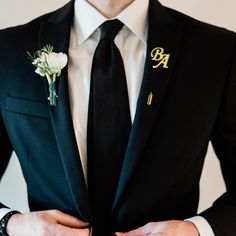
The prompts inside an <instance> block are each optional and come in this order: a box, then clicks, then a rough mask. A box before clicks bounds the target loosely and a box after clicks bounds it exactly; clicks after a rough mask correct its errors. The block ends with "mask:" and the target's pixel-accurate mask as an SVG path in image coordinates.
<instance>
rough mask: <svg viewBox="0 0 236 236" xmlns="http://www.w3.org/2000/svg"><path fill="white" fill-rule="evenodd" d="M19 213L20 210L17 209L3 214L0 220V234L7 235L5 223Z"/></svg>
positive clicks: (0, 235)
mask: <svg viewBox="0 0 236 236" xmlns="http://www.w3.org/2000/svg"><path fill="white" fill-rule="evenodd" d="M19 213H20V212H18V211H10V212H8V213H7V214H6V215H5V216H3V218H2V219H1V220H0V236H9V235H8V234H7V223H8V221H9V220H10V218H11V217H12V216H13V215H15V214H19Z"/></svg>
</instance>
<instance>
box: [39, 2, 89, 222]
mask: <svg viewBox="0 0 236 236" xmlns="http://www.w3.org/2000/svg"><path fill="white" fill-rule="evenodd" d="M73 12H74V5H73V1H72V2H69V3H68V4H67V5H66V6H64V7H63V8H61V9H59V10H57V11H56V12H55V13H53V14H52V16H51V17H50V18H49V20H48V21H45V22H43V23H42V25H41V29H40V35H39V38H40V39H39V42H40V43H39V44H40V45H39V48H42V47H43V46H45V45H46V44H51V45H52V46H53V47H54V51H55V52H63V53H66V54H67V55H68V48H69V41H70V40H69V39H70V29H71V24H72V21H73ZM67 73H68V68H67V67H66V68H64V69H63V71H62V74H61V76H60V77H59V78H58V80H57V88H58V91H57V94H58V104H57V106H56V107H51V106H50V107H49V109H50V115H51V120H52V126H53V129H54V133H55V137H56V141H57V144H58V149H59V152H60V156H61V160H62V164H63V167H64V171H65V174H66V177H67V181H68V184H69V187H70V191H71V195H72V198H73V200H74V203H75V207H76V209H77V211H78V212H79V213H80V216H81V217H82V219H83V220H84V221H87V222H91V213H90V206H89V198H88V192H87V188H86V183H85V179H84V174H83V169H82V165H81V162H80V156H79V151H78V147H77V143H76V138H75V134H74V128H73V123H72V117H71V110H70V102H69V92H68V78H67ZM45 89H46V92H47V94H48V83H47V81H46V79H45Z"/></svg>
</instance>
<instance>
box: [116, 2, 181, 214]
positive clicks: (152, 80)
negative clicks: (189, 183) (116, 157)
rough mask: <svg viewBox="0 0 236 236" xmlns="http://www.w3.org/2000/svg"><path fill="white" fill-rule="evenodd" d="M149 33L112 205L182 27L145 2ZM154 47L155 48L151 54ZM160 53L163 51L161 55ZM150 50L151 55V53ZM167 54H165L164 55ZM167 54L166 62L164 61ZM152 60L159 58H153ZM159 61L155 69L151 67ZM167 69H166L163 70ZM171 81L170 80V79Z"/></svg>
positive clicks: (161, 90) (154, 110)
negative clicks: (143, 66)
mask: <svg viewBox="0 0 236 236" xmlns="http://www.w3.org/2000/svg"><path fill="white" fill-rule="evenodd" d="M148 31H149V33H148V40H147V54H146V62H145V69H144V75H143V82H142V86H141V90H140V94H139V99H138V103H137V109H136V114H135V119H134V123H133V127H132V130H131V134H130V139H129V142H128V147H127V151H126V155H125V159H124V163H123V167H122V171H121V176H120V180H119V184H118V188H117V192H116V196H115V200H114V204H113V210H114V208H115V206H116V205H117V203H118V200H119V199H120V197H121V195H122V193H123V192H124V189H125V187H126V186H127V183H128V182H129V180H130V177H131V176H132V174H133V172H134V170H135V167H136V165H137V163H138V160H139V158H140V157H141V155H142V153H143V151H144V148H145V146H146V143H147V141H148V138H149V134H150V132H151V130H152V127H153V124H154V121H155V118H156V116H157V114H158V111H159V110H160V106H161V103H162V100H163V98H164V95H165V92H166V89H167V85H168V83H169V80H170V77H171V73H172V71H173V68H174V64H175V61H176V58H177V54H178V48H179V46H180V39H181V33H182V26H181V25H176V24H175V22H173V21H172V19H171V18H170V16H169V15H168V12H167V11H166V9H165V8H164V7H163V6H162V5H161V4H160V3H159V2H158V1H156V0H150V2H149V30H148ZM154 48H161V49H156V50H154V51H153V49H154ZM162 50H164V51H163V52H162ZM152 51H153V53H151V52H152ZM155 53H162V55H163V58H162V59H163V61H162V60H159V61H154V60H151V59H152V57H151V54H153V55H154V54H155ZM164 54H167V55H164ZM168 54H169V59H168ZM156 59H161V57H160V56H157V57H156ZM159 62H162V63H161V64H160V66H159V67H157V68H153V66H156V65H157V64H158V63H159ZM165 67H168V68H165ZM172 79H174V78H172Z"/></svg>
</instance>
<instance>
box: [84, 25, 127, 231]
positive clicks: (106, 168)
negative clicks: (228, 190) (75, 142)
mask: <svg viewBox="0 0 236 236" xmlns="http://www.w3.org/2000/svg"><path fill="white" fill-rule="evenodd" d="M122 27H123V24H122V23H121V22H120V21H118V20H111V21H106V22H105V23H104V24H102V25H101V26H100V31H101V36H100V41H99V43H98V46H97V48H96V50H95V53H94V58H93V63H92V73H91V89H90V104H89V115H88V117H89V118H88V119H89V122H88V162H89V168H88V176H89V177H88V181H89V192H90V199H91V205H92V214H93V221H94V222H93V227H94V229H93V235H104V236H105V235H106V234H107V233H108V232H111V229H110V225H111V224H110V219H111V208H112V202H113V199H114V195H115V190H116V187H117V183H118V178H119V175H120V171H121V166H122V162H123V159H124V155H125V151H126V146H127V143H128V138H129V134H130V128H131V119H130V109H129V102H128V93H127V85H126V76H125V71H124V65H123V61H122V57H121V54H120V52H119V49H118V48H117V46H116V45H115V43H114V38H115V37H116V35H117V34H118V32H119V31H120V30H121V28H122Z"/></svg>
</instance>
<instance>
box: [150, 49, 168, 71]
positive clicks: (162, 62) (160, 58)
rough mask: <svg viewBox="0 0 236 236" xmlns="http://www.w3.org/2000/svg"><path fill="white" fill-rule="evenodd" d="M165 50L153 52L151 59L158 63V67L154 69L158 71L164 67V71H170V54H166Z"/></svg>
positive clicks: (154, 50)
mask: <svg viewBox="0 0 236 236" xmlns="http://www.w3.org/2000/svg"><path fill="white" fill-rule="evenodd" d="M164 52H165V49H164V48H161V47H156V48H153V49H152V51H151V59H152V61H155V62H156V65H153V66H152V68H154V69H156V68H158V67H160V66H162V67H163V68H164V69H168V68H169V66H168V62H169V59H170V54H167V53H164Z"/></svg>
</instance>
